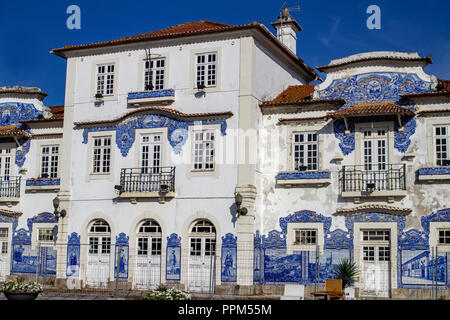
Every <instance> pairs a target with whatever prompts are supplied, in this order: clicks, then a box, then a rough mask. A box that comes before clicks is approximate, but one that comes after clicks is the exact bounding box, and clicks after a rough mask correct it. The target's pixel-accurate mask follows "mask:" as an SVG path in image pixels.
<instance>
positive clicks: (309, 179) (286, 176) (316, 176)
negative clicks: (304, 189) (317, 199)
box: [276, 171, 331, 188]
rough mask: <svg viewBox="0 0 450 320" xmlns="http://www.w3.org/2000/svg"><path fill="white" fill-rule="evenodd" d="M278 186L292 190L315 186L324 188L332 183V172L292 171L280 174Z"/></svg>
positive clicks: (277, 178) (277, 179) (277, 177)
mask: <svg viewBox="0 0 450 320" xmlns="http://www.w3.org/2000/svg"><path fill="white" fill-rule="evenodd" d="M276 181H277V184H278V185H281V186H284V187H287V188H290V187H292V186H294V185H295V186H302V185H315V186H317V187H324V186H326V185H328V184H330V183H331V172H329V171H302V172H298V171H291V172H280V173H279V174H278V175H277V176H276Z"/></svg>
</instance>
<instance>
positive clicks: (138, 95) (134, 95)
mask: <svg viewBox="0 0 450 320" xmlns="http://www.w3.org/2000/svg"><path fill="white" fill-rule="evenodd" d="M173 96H175V90H173V89H167V90H154V91H141V92H130V93H128V100H133V99H145V98H161V97H173Z"/></svg>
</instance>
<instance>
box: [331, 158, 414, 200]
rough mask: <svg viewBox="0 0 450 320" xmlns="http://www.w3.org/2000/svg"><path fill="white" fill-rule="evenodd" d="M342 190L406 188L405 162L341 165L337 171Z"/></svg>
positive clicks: (391, 189)
mask: <svg viewBox="0 0 450 320" xmlns="http://www.w3.org/2000/svg"><path fill="white" fill-rule="evenodd" d="M339 185H340V188H341V190H342V192H352V191H362V192H368V193H370V192H374V191H382V190H385V191H394V190H406V165H405V164H380V165H362V166H343V167H342V169H341V171H339Z"/></svg>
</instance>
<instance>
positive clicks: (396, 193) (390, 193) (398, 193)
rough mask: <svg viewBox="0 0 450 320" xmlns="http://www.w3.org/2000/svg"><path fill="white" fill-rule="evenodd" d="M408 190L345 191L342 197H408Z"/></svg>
mask: <svg viewBox="0 0 450 320" xmlns="http://www.w3.org/2000/svg"><path fill="white" fill-rule="evenodd" d="M406 193H407V192H406V190H379V191H373V192H370V193H369V192H365V191H344V192H342V194H341V195H342V198H403V197H406Z"/></svg>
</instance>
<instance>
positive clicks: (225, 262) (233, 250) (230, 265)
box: [221, 233, 237, 284]
mask: <svg viewBox="0 0 450 320" xmlns="http://www.w3.org/2000/svg"><path fill="white" fill-rule="evenodd" d="M221 279H222V283H223V284H227V283H235V282H236V281H237V237H236V236H234V235H233V234H231V233H227V234H226V235H225V236H223V237H222V253H221Z"/></svg>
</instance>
